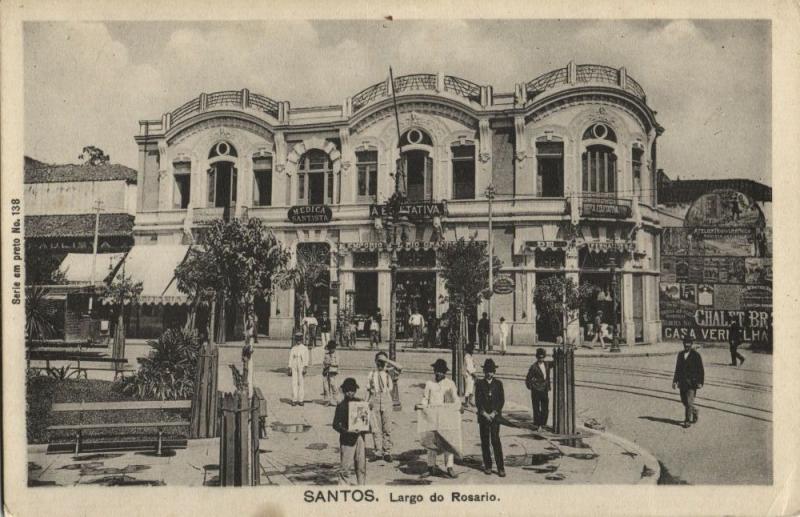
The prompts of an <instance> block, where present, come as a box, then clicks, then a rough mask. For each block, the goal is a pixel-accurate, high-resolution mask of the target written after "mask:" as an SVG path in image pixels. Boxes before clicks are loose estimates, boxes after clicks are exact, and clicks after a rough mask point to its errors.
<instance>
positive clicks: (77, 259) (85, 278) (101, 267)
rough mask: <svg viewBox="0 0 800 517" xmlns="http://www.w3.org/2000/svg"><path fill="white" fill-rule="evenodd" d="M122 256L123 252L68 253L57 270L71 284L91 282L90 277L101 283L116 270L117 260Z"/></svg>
mask: <svg viewBox="0 0 800 517" xmlns="http://www.w3.org/2000/svg"><path fill="white" fill-rule="evenodd" d="M124 256H125V254H124V253H98V254H97V255H94V254H92V253H68V254H67V256H66V257H64V260H62V261H61V264H60V265H59V266H58V270H59V271H61V272H62V273H63V274H64V278H65V279H66V281H67V282H69V283H71V284H91V283H92V279H94V282H95V284H97V283H102V282H103V281H104V280H105V279H106V278H107V277H108V276H109V275H111V274H112V273H113V272H114V271H115V270H116V268H117V265H119V261H120V260H122V258H123V257H124ZM92 266H94V276H92Z"/></svg>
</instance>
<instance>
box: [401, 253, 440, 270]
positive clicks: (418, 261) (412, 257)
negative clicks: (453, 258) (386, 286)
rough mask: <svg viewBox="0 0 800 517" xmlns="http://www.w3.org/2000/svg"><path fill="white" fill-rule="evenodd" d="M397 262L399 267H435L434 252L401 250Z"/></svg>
mask: <svg viewBox="0 0 800 517" xmlns="http://www.w3.org/2000/svg"><path fill="white" fill-rule="evenodd" d="M397 260H398V263H399V264H400V266H401V267H436V251H435V250H401V251H400V252H399V253H398V254H397Z"/></svg>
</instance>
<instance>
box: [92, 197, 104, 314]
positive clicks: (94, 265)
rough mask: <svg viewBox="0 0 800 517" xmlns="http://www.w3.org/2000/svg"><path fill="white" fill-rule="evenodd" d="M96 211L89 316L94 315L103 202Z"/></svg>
mask: <svg viewBox="0 0 800 517" xmlns="http://www.w3.org/2000/svg"><path fill="white" fill-rule="evenodd" d="M92 208H94V210H95V216H94V246H93V247H92V271H91V273H90V277H89V278H90V279H91V280H90V284H89V290H90V294H89V316H90V317H91V315H92V304H93V301H94V289H95V285H94V283H95V269H96V266H97V236H98V234H99V233H100V211H101V210H102V209H103V201H101V200H100V199H98V200H97V201H96V202H95V204H94V206H93V207H92Z"/></svg>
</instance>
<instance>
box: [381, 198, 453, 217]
mask: <svg viewBox="0 0 800 517" xmlns="http://www.w3.org/2000/svg"><path fill="white" fill-rule="evenodd" d="M389 215H391V214H390V209H389V206H388V205H370V207H369V216H370V218H372V219H374V218H376V217H387V216H389ZM400 215H405V216H408V217H409V218H410V219H432V218H434V217H436V216H439V217H443V216H445V215H447V213H446V209H445V206H444V203H431V202H425V201H422V202H419V203H403V204H402V205H400Z"/></svg>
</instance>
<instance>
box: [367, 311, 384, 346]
mask: <svg viewBox="0 0 800 517" xmlns="http://www.w3.org/2000/svg"><path fill="white" fill-rule="evenodd" d="M380 342H381V324H380V320H379V319H378V315H377V314H373V315H372V316H370V319H369V348H370V350H375V349H376V348H378V344H379V343H380Z"/></svg>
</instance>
